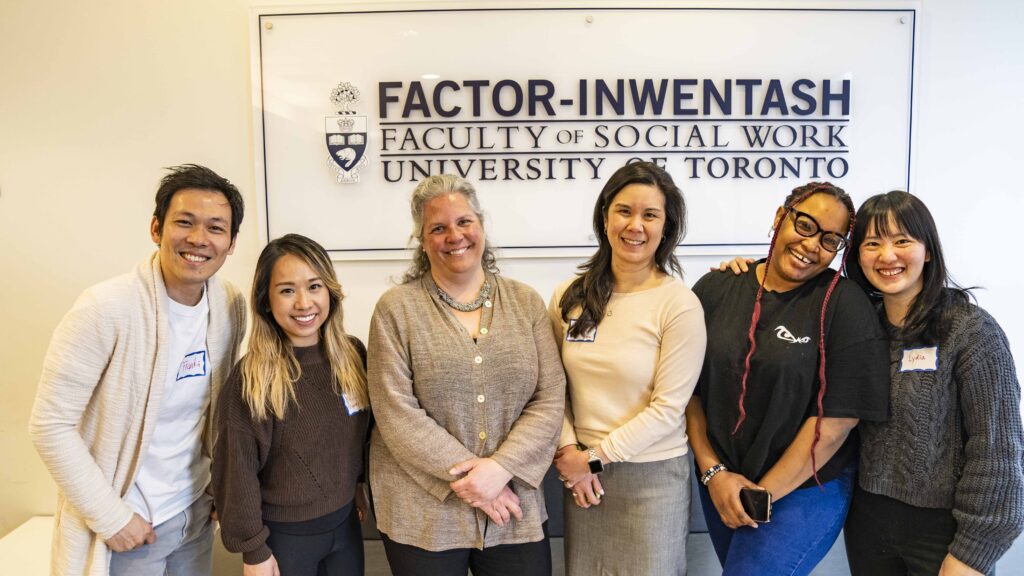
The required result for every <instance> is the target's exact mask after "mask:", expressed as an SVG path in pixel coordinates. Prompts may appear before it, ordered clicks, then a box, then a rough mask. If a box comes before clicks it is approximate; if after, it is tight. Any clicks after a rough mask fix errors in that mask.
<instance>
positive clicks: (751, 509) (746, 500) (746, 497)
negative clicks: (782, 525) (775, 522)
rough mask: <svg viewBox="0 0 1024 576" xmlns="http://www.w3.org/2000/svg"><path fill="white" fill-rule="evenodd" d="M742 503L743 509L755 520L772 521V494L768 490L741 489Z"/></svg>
mask: <svg viewBox="0 0 1024 576" xmlns="http://www.w3.org/2000/svg"><path fill="white" fill-rule="evenodd" d="M740 503H741V504H743V511H744V512H746V513H747V516H750V517H751V518H752V519H753V520H754V521H755V522H761V523H764V522H770V521H771V519H772V494H771V492H768V491H767V490H753V489H750V488H743V489H741V490H740Z"/></svg>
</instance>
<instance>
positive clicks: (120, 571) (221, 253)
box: [30, 164, 245, 576]
mask: <svg viewBox="0 0 1024 576" xmlns="http://www.w3.org/2000/svg"><path fill="white" fill-rule="evenodd" d="M243 211H244V206H243V202H242V197H241V195H240V194H239V192H238V189H237V188H235V186H234V185H232V184H231V183H230V182H228V181H227V180H226V179H224V178H222V177H221V176H218V175H217V174H216V173H214V172H213V171H212V170H210V169H208V168H205V167H202V166H197V165H194V164H188V165H184V166H177V167H174V168H171V169H170V173H169V174H167V175H166V176H165V177H164V178H163V180H161V182H160V187H159V189H158V191H157V194H156V209H155V211H154V213H153V219H152V222H151V228H150V232H151V235H152V239H153V241H154V242H156V244H157V246H158V248H157V250H156V252H155V253H154V254H153V255H151V256H150V257H149V258H147V259H146V260H145V261H144V262H142V263H141V264H140V265H139V266H138V267H137V268H136V269H135V270H134V271H132V272H129V273H128V274H125V275H122V276H118V277H116V278H112V279H110V280H107V281H105V282H102V283H100V284H97V285H96V286H93V287H91V288H89V289H88V290H86V291H85V292H84V293H83V294H82V295H81V296H80V297H79V298H78V300H77V301H76V302H75V304H74V306H73V307H72V308H71V310H70V311H69V312H68V313H67V315H66V316H65V317H64V319H63V320H62V321H61V323H60V325H58V326H57V329H56V331H55V332H54V335H53V339H52V340H51V342H50V348H49V350H48V351H47V354H46V360H45V362H44V364H43V371H42V376H41V378H40V381H39V389H38V391H37V393H36V402H35V406H34V408H33V410H32V419H31V422H30V433H31V435H32V440H33V442H34V443H35V446H36V449H37V450H38V451H39V456H40V457H41V458H42V460H43V463H44V464H46V467H47V468H48V469H49V471H50V473H51V474H52V475H53V479H54V481H55V482H56V484H57V489H58V499H57V511H56V515H55V518H54V536H53V548H52V555H51V573H52V574H56V575H65V574H66V575H93V576H108V575H110V576H125V575H131V576H149V575H153V576H163V575H164V574H165V573H167V574H172V575H183V576H184V575H188V576H193V575H198V576H202V575H208V574H209V573H210V571H211V567H212V545H213V528H212V522H211V520H210V513H211V499H210V496H209V494H207V491H208V487H209V484H210V455H211V454H212V453H213V441H214V438H213V430H214V426H213V425H212V422H211V418H210V415H211V414H212V413H213V407H212V404H213V402H214V401H215V399H216V398H217V391H218V389H219V387H220V385H221V383H222V382H224V380H225V379H226V378H227V376H228V373H229V372H230V370H231V367H232V366H233V365H234V362H235V360H236V356H237V352H238V347H239V345H240V344H241V340H242V337H243V335H244V332H245V299H244V297H243V296H242V295H241V294H240V293H239V292H238V291H237V290H236V289H235V288H234V287H233V286H231V285H230V284H228V283H227V282H221V281H218V280H217V279H216V278H214V277H213V276H214V274H215V273H216V272H217V271H218V270H219V269H220V267H221V265H223V264H224V260H225V259H226V258H227V256H228V255H229V254H231V253H232V252H233V251H234V249H235V238H236V236H237V234H238V228H239V226H240V224H241V222H242V215H243Z"/></svg>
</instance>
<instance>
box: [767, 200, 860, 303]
mask: <svg viewBox="0 0 1024 576" xmlns="http://www.w3.org/2000/svg"><path fill="white" fill-rule="evenodd" d="M794 208H795V209H796V210H799V211H800V212H803V213H805V214H807V215H809V216H811V217H812V218H814V220H815V221H816V222H817V223H818V226H819V227H820V228H821V231H824V232H835V233H836V234H839V235H840V236H846V232H847V229H848V227H849V224H850V213H849V211H848V210H847V209H846V206H845V205H843V203H842V202H840V201H839V199H837V198H835V197H834V196H831V195H829V194H824V193H822V194H813V195H811V197H809V198H807V199H805V200H804V201H803V202H800V203H799V204H797V205H796V206H794ZM775 218H776V223H777V222H778V219H779V218H785V221H784V222H783V223H782V226H781V227H780V228H779V232H778V234H776V236H775V240H774V242H773V249H772V250H773V251H772V260H771V262H770V263H769V270H768V279H767V280H766V282H767V283H768V284H770V286H771V287H772V289H773V290H776V291H779V292H785V291H787V290H792V289H793V288H796V287H798V286H800V285H801V284H803V283H804V282H807V281H808V280H810V279H812V278H814V277H815V276H817V275H818V274H821V273H822V272H823V271H824V270H825V269H826V268H828V266H829V264H831V263H832V259H833V258H835V257H836V253H835V252H829V251H828V250H826V249H824V248H822V246H821V233H818V234H815V235H813V236H811V237H809V238H808V237H804V236H801V235H800V234H799V233H798V232H797V231H796V228H794V221H793V218H792V216H791V211H789V210H786V209H785V208H779V210H778V211H777V212H776V213H775Z"/></svg>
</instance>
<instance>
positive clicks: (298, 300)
mask: <svg viewBox="0 0 1024 576" xmlns="http://www.w3.org/2000/svg"><path fill="white" fill-rule="evenodd" d="M268 293H269V296H270V312H271V314H273V316H274V321H275V322H277V325H278V326H280V327H281V330H283V331H284V333H285V335H287V336H288V339H289V340H290V341H291V343H292V346H297V347H301V346H313V345H315V344H317V343H318V342H320V327H321V326H323V324H324V322H326V321H327V315H328V314H329V313H330V311H331V295H330V292H329V291H328V289H327V287H326V286H325V285H324V282H323V280H322V279H321V278H320V275H319V274H317V273H316V271H315V270H314V269H313V268H312V267H311V266H310V265H309V264H308V263H307V262H306V261H305V260H303V259H302V258H299V257H298V256H295V255H294V254H285V255H284V256H281V257H280V258H278V260H277V262H275V263H274V268H273V270H272V271H271V272H270V290H269V291H268Z"/></svg>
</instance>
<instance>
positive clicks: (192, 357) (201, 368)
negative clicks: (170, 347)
mask: <svg viewBox="0 0 1024 576" xmlns="http://www.w3.org/2000/svg"><path fill="white" fill-rule="evenodd" d="M193 376H206V350H200V351H198V352H193V353H191V354H186V355H185V359H184V360H182V361H181V365H180V366H178V376H177V377H176V378H175V380H176V381H177V380H184V379H185V378H192V377H193Z"/></svg>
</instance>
